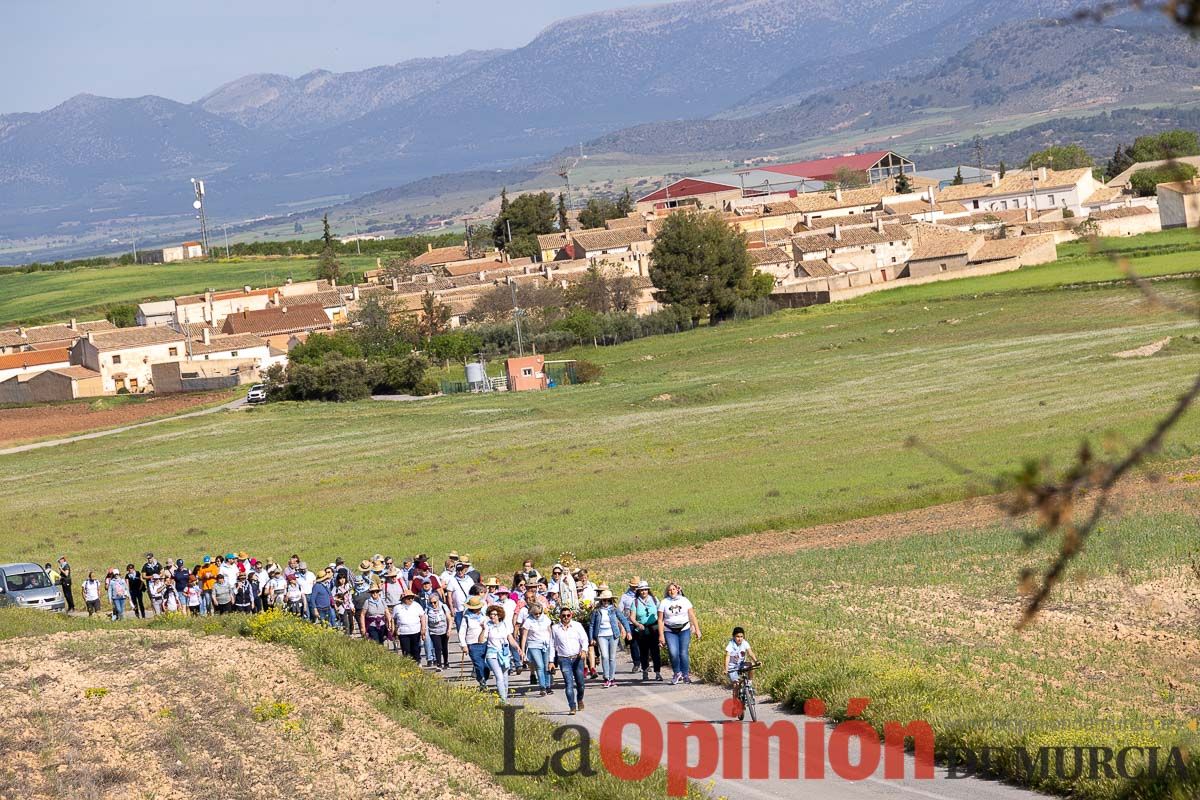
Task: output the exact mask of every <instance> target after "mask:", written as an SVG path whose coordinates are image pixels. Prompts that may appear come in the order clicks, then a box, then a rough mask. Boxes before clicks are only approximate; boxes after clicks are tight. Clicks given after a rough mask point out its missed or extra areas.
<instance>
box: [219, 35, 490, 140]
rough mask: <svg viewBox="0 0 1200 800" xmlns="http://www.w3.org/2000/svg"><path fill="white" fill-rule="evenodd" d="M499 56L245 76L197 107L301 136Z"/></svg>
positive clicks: (474, 54) (486, 53)
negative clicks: (345, 69)
mask: <svg viewBox="0 0 1200 800" xmlns="http://www.w3.org/2000/svg"><path fill="white" fill-rule="evenodd" d="M504 52H505V51H504V50H468V51H467V52H465V53H460V54H458V55H453V56H445V57H443V58H418V59H412V60H409V61H402V62H400V63H399V64H392V65H389V66H383V67H374V68H372V69H365V70H361V71H358V72H341V73H335V72H329V71H328V70H315V71H313V72H310V73H308V74H307V75H302V76H300V77H299V78H289V77H288V76H286V75H270V74H262V75H247V76H245V77H243V78H238V79H237V80H234V81H230V82H229V83H227V84H225V85H224V86H221V87H220V88H218V89H217V90H216V91H214V92H212V93H211V94H208V95H206V96H204V97H202V98H200V100H199V101H197V103H196V105H198V106H200V107H201V108H203V109H204V110H205V111H208V112H210V113H213V114H217V115H219V116H222V117H226V118H228V119H232V120H234V121H236V122H238V123H240V124H241V125H244V126H246V127H247V128H262V129H266V130H271V131H277V132H281V133H285V134H296V133H303V132H306V131H313V130H318V129H320V128H325V127H330V126H332V125H337V124H339V123H343V122H349V121H350V120H353V119H358V118H359V117H362V116H364V115H366V114H369V113H371V112H372V111H377V110H379V109H380V108H386V107H388V106H394V105H397V104H399V103H402V102H404V101H406V100H409V99H411V98H413V97H416V96H417V95H420V94H422V93H424V92H429V91H433V90H436V89H437V88H438V87H440V86H444V85H445V84H447V83H451V82H452V81H454V80H456V79H458V78H460V77H462V76H463V75H466V74H468V73H470V72H472V71H473V70H475V69H477V68H478V67H479V66H480V65H482V64H484V63H486V62H487V61H490V60H491V59H493V58H496V57H497V56H499V55H502V54H503V53H504Z"/></svg>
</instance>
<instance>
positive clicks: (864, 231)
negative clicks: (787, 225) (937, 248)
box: [792, 225, 912, 253]
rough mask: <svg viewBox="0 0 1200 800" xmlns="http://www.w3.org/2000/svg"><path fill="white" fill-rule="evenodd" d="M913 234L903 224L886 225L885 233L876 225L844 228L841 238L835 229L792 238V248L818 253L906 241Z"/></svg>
mask: <svg viewBox="0 0 1200 800" xmlns="http://www.w3.org/2000/svg"><path fill="white" fill-rule="evenodd" d="M910 238H912V234H910V233H909V232H908V230H906V229H905V228H904V226H903V225H884V227H883V233H880V232H879V231H877V230H876V229H875V226H874V225H865V226H862V227H855V228H843V229H842V230H841V238H840V239H835V238H834V231H832V230H829V231H822V232H820V233H806V234H801V235H800V236H796V237H793V238H792V250H793V251H794V252H796V253H817V252H820V251H822V250H835V249H840V248H843V247H868V246H870V245H873V244H883V243H884V242H898V241H905V240H907V239H910Z"/></svg>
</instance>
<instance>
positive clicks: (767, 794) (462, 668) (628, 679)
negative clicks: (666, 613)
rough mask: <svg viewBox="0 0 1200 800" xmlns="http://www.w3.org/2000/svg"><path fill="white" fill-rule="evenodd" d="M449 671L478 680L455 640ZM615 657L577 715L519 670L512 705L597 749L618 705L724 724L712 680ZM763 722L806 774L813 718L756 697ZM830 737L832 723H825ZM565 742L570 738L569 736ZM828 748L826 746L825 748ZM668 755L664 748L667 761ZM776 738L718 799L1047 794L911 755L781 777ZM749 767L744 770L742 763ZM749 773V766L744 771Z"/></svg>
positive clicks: (634, 746) (631, 731)
mask: <svg viewBox="0 0 1200 800" xmlns="http://www.w3.org/2000/svg"><path fill="white" fill-rule="evenodd" d="M450 647H451V653H450V664H451V668H450V671H448V672H446V673H442V674H443V676H444V677H445V678H446V679H447V680H451V681H453V682H455V683H460V684H462V685H463V686H464V687H471V686H474V683H475V682H474V678H472V677H471V675H470V661H469V660H467V661H466V663H465V664H462V663H461V662H460V661H459V657H460V652H461V651H460V650H459V649H458V646H457V645H456V644H455V643H453V642H451V645H450ZM617 659H618V663H619V664H620V665H621V667H620V669H619V670H618V674H617V681H618V684H617V686H615V687H613V688H611V689H605V688H603V686H602V684H601V682H600V681H588V682H587V689H586V690H585V692H584V696H585V706H586V707H585V710H584V711H583V712H581V713H579V714H577V715H575V716H570V715H568V712H567V699H566V694H565V691H564V690H563V688H562V681H561V680H557V681H556V682H555V684H554V687H553V688H554V693H553V694H552V695H550V696H548V697H545V698H539V697H538V696H537V691H536V690H535V689H533V687H530V686H529V685H528V680H529V678H528V673H524V674H522V675H518V676H514V677H513V679H512V682H511V687H512V688H513V689H514V690H515V692H516V694H517V698H516V699H514V700H513V702H514V703H520V704H522V705H525V706H526V707H529V708H534V709H537V710H539V711H540V712H542V713H543V714H544V715H545V716H546V717H547V718H549V719H550V720H552V721H553V722H554V723H555V724H559V725H567V724H571V725H583V726H585V727H586V728H587V729H588V731H589V732H590V733H591V735H592V742H593V747H594V748H598V742H599V737H600V728H601V726H602V725H603V724H604V720H605V719H606V718H607V717H608V715H609V714H610V713H612V712H613V711H616V710H617V709H618V708H623V707H624V708H640V709H645V710H647V711H649V712H650V713H652V714H653V715H654V716H655V717H656V718H657V719H658V720H660V722H662V723H664V724H669V723H672V722H696V721H700V720H706V721H709V722H725V721H726V720H727V718H726V717H724V716H723V715H722V712H721V707H722V702H723V701H724V700H725V698H726V697H728V693H727V692H726V691H725V690H723V689H719V688H717V687H715V686H708V685H703V684H697V683H693V684H679V685H677V686H672V685H671V682H670V669H669V668H668V667H666V666H665V665H664V669H663V678H664V680H663V682H662V683H657V682H653V681H652V682H648V683H644V682H642V680H641V674H640V673H637V674H633V673H631V672H630V671H629V669H630V662H629V657H628V656H627V655H626V654H624V653H618V656H617ZM758 711H759V716H758V718H759V721H760V722H765V723H767V724H771V723H775V722H779V721H782V720H786V721H788V722H791V723H792V724H794V725H796V726H797V727H798V728H799V729H800V731H801V733H800V748H799V752H800V754H801V756H800V764H801V767H800V774H801V776H803V774H804V769H803V753H804V733H803V731H804V727H803V724H804V723H805V722H812V721H813V719H812V718H809V717H805V716H803V715H797V714H789V713H787V712H786V711H784V710H783V708H782V707H781V706H780V705H779V704H777V703H767V702H762V701H760V702H759V705H758ZM823 730H824V732H825V739H826V742H828V737H829V734H830V732H831V731H832V730H833V726H831V725H826V726H824V728H823ZM637 733H638V731H637V728H635V727H632V726H630V727H627V728H626V729H625V735H624V740H623V741H624V745H625V746H626V747H627V748H629V749H630V750H634V751H639V744H640V742H639V737H638V735H637ZM567 741H568V742H570V741H573V740H570V739H568V740H567ZM697 749H698V748H697V747H691V748H689V753H690V758H691V762H692V763H695V760H696V753H697ZM822 752H825V753H827V752H828V750H827V748H822ZM592 757H593V763H594V764H595V765H596V766H599V763H600V761H599V759H600V756H599V750H598V749H594V750H593V754H592ZM665 759H666V753H665V748H664V756H663V761H664V763H665ZM850 763H851V764H856V763H858V751H857V748H856V747H853V746H852V747H851V751H850ZM778 766H779V741H778V739H772V740H771V770H770V777H769V778H767V779H756V780H749V779H742V780H727V779H725V778H722V777H720V775H721V773H722V772H723V771H724V767H721V768H719V769H718V771H717V774H716V775H714V776H713V777H712V780H713V781H714V784H713V786H712V790H711V794H712V795H713V796H714V797H721V796H724V797H727V798H729V800H771V799H773V798H780V799H781V800H782V799H783V798H787V800H797V799H798V798H801V799H802V798H812V799H813V800H866V799H867V798H905V799H906V800H914V798H924V800H968V799H969V800H1035V799H1036V798H1040V797H1044V796H1043V795H1037V794H1035V793H1033V792H1030V791H1026V790H1024V789H1019V788H1016V787H1013V786H1007V785H1005V784H1001V783H997V782H995V781H987V780H980V779H975V778H955V779H950V778H947V777H946V771H945V770H944V769H941V768H936V769H935V777H934V778H933V779H932V780H929V779H925V780H917V779H915V778H912V777H911V776H912V774H913V770H914V763H913V759H912V757H911V756H906V758H905V769H904V774H905V775H907V776H909V777H907V778H905V779H904V780H887V779H885V778H884V777H883V767H882V765H881V766H880V768H879V769H878V770H877V771H876V774H875V775H873V776H871V777H868V778H866V779H865V780H862V781H848V780H845V779H843V778H840V777H838V776H837V775H836V774H835V773H834V772H833V770H832V768H831V767H830V766H829V761H828V757H826V761H825V770H824V771H825V775H826V777H825V778H824V779H822V780H806V779H804V778H803V777H801V779H800V780H793V779H781V778H780V777H779V771H778ZM744 769H745V768H744ZM743 774H745V772H743ZM708 780H709V779H702V780H699V781H698V783H699V784H700V785H702V786H703V785H706V784H707V783H708Z"/></svg>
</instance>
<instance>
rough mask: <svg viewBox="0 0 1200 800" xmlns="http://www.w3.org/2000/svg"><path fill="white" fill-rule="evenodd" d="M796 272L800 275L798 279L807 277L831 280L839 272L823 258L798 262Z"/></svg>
mask: <svg viewBox="0 0 1200 800" xmlns="http://www.w3.org/2000/svg"><path fill="white" fill-rule="evenodd" d="M796 272H797V273H799V274H798V276H797V277H804V276H805V275H807V276H808V277H810V278H830V277H833V276H834V275H837V274H838V271H837V270H836V269H834V268H833V267H831V266H830V265H829V262H828V261H826V260H825V259H823V258H817V259H813V260H812V261H799V262H797V263H796Z"/></svg>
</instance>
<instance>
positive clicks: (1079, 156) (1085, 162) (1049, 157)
mask: <svg viewBox="0 0 1200 800" xmlns="http://www.w3.org/2000/svg"><path fill="white" fill-rule="evenodd" d="M1025 166H1026V167H1027V168H1030V169H1037V168H1038V167H1048V168H1050V169H1055V170H1063V169H1080V168H1082V167H1091V166H1095V162H1093V161H1092V157H1091V156H1090V155H1088V152H1087V150H1084V149H1083V148H1082V147H1080V146H1079V145H1077V144H1052V145H1050V146H1049V147H1047V148H1046V149H1045V150H1039V151H1038V152H1036V153H1034V154H1033V155H1031V156H1030V157H1029V158H1027V159H1025Z"/></svg>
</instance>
